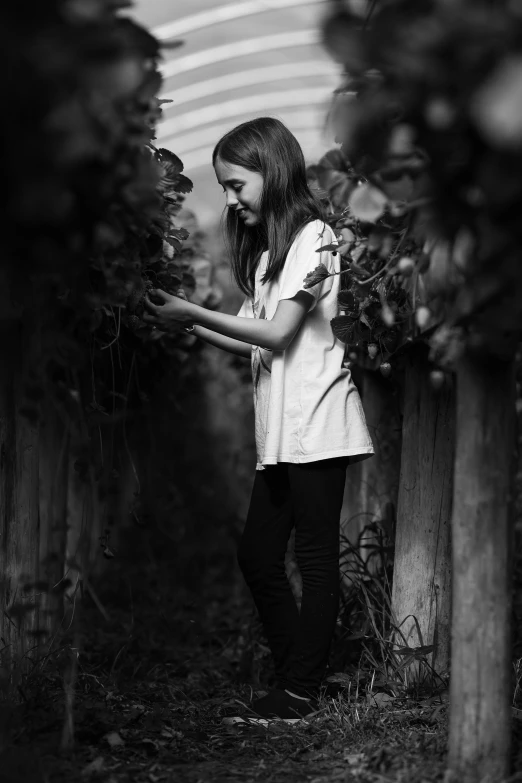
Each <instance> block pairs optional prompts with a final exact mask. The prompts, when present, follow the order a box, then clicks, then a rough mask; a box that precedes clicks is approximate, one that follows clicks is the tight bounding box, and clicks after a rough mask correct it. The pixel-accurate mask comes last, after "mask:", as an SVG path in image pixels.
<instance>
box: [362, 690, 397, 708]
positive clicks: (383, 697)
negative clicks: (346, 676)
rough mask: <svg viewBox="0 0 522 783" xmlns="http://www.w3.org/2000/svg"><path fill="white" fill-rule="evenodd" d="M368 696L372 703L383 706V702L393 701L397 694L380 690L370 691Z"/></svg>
mask: <svg viewBox="0 0 522 783" xmlns="http://www.w3.org/2000/svg"><path fill="white" fill-rule="evenodd" d="M366 698H367V700H368V702H369V703H370V704H372V705H377V707H382V705H383V704H387V703H388V702H390V701H393V700H394V699H395V696H391V695H390V694H389V693H384V692H381V691H380V692H379V693H369V694H368V695H367V697H366Z"/></svg>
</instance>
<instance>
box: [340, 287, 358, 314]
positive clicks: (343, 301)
mask: <svg viewBox="0 0 522 783" xmlns="http://www.w3.org/2000/svg"><path fill="white" fill-rule="evenodd" d="M337 302H338V304H339V307H340V308H341V310H353V308H354V307H355V296H354V295H353V293H352V292H351V291H348V290H346V291H339V294H338V295H337Z"/></svg>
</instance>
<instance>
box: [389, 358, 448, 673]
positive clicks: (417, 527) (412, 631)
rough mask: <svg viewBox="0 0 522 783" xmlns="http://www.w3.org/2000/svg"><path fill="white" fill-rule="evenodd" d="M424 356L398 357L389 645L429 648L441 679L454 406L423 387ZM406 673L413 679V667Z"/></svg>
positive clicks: (444, 651) (445, 660) (445, 644)
mask: <svg viewBox="0 0 522 783" xmlns="http://www.w3.org/2000/svg"><path fill="white" fill-rule="evenodd" d="M426 353H427V351H426V349H425V348H424V347H423V346H419V347H415V348H411V349H410V351H409V352H408V354H407V356H406V363H407V364H406V375H405V391H404V416H403V430H402V456H401V473H400V487H399V500H398V508H397V527H396V534H395V562H394V574H393V592H392V612H393V618H394V623H395V625H396V627H397V626H398V627H400V633H396V634H395V642H396V644H397V645H398V646H408V647H420V646H422V645H432V644H433V645H434V647H435V649H434V652H433V654H432V656H431V661H430V663H431V666H432V667H433V668H434V669H435V671H436V672H438V673H439V674H441V673H443V672H446V671H447V669H448V662H449V640H450V614H451V602H450V581H451V580H450V575H451V566H450V520H451V501H452V477H453V458H454V441H455V405H454V393H453V390H452V388H450V386H449V383H448V385H447V386H446V387H444V388H442V389H440V390H438V391H435V390H434V389H433V388H432V387H431V385H430V381H429V372H428V369H429V367H428V362H427V357H426ZM419 631H420V633H419ZM428 660H429V658H428ZM410 673H411V675H412V677H413V678H414V679H416V678H418V677H419V675H420V668H419V666H417V665H415V666H412V667H411V669H410ZM422 674H423V677H424V676H426V674H427V672H426V671H424V672H423V673H422Z"/></svg>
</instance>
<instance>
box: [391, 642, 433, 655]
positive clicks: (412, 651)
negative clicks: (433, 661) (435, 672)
mask: <svg viewBox="0 0 522 783" xmlns="http://www.w3.org/2000/svg"><path fill="white" fill-rule="evenodd" d="M434 649H435V646H434V645H433V644H423V645H421V646H420V647H399V649H398V650H394V653H396V655H413V657H414V658H419V657H422V656H423V655H429V654H430V653H432V652H433V650H434Z"/></svg>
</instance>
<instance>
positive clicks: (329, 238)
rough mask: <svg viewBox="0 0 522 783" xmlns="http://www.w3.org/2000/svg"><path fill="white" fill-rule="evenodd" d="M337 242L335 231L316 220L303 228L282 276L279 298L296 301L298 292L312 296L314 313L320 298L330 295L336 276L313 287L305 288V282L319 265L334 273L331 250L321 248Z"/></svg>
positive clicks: (293, 245) (287, 258) (289, 255)
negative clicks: (321, 249)
mask: <svg viewBox="0 0 522 783" xmlns="http://www.w3.org/2000/svg"><path fill="white" fill-rule="evenodd" d="M333 242H336V239H335V235H334V233H333V231H332V229H331V228H330V227H329V226H328V225H326V223H323V222H322V221H319V220H314V221H313V222H311V223H307V225H306V226H305V227H304V228H303V230H302V231H301V233H300V234H298V236H297V237H296V239H295V240H294V242H293V244H292V246H291V247H290V250H289V251H288V255H287V257H286V261H285V265H284V267H283V271H282V273H281V283H280V286H279V295H278V299H279V300H281V299H293V297H294V296H295V295H296V294H297V293H298V292H299V291H306V293H308V294H311V296H312V297H313V298H314V301H313V303H312V305H311V307H310V310H312V309H313V308H314V307H315V305H316V302H317V300H318V299H320V298H321V297H322V296H324V295H325V294H327V293H328V292H329V291H330V290H331V288H332V285H333V279H334V278H333V277H326V278H323V279H321V280H319V282H317V283H316V284H315V285H313V286H311V287H310V288H305V283H304V279H305V277H306V275H307V274H308V273H309V272H313V271H314V269H316V268H317V267H318V266H319V264H324V266H325V267H326V269H327V270H328V272H335V271H336V270H335V264H334V257H333V256H332V253H331V251H329V250H323V251H322V252H320V253H318V252H317V251H318V250H319V248H321V247H324V246H325V245H330V244H332V243H333Z"/></svg>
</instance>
